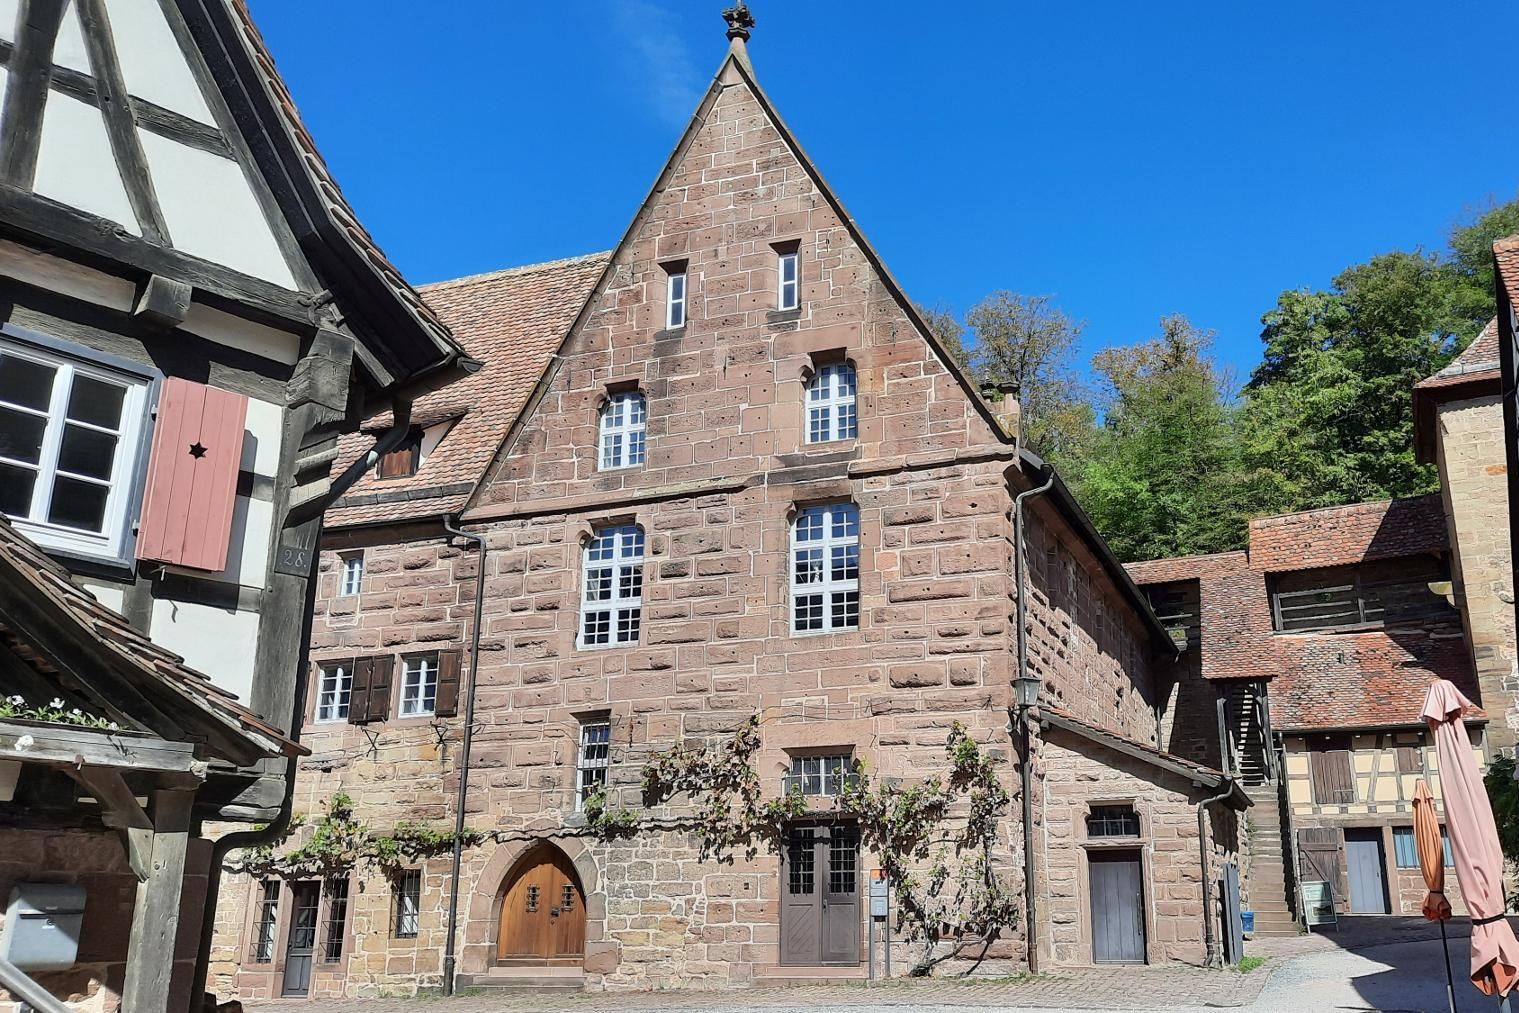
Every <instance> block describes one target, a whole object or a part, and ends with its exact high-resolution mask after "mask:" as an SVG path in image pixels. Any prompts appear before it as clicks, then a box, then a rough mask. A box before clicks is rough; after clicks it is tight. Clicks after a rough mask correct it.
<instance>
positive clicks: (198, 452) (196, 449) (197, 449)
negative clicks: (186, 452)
mask: <svg viewBox="0 0 1519 1013" xmlns="http://www.w3.org/2000/svg"><path fill="white" fill-rule="evenodd" d="M190 456H191V457H193V458H195V459H196V460H197V461H198V460H200V459H201V458H202V457H205V456H206V448H205V447H203V446H201V445H200V441H199V440H196V441H195V442H194V443H192V444H190Z"/></svg>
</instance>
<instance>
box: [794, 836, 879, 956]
mask: <svg viewBox="0 0 1519 1013" xmlns="http://www.w3.org/2000/svg"><path fill="white" fill-rule="evenodd" d="M780 957H781V963H782V964H803V965H808V964H811V965H817V964H858V963H859V962H860V832H859V828H858V827H857V826H855V825H854V824H851V823H809V824H800V825H797V826H794V827H792V828H791V830H790V832H789V834H788V835H787V839H786V849H785V853H784V854H783V855H782V860H781V953H780Z"/></svg>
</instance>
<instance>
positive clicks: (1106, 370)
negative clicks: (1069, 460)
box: [1075, 315, 1244, 560]
mask: <svg viewBox="0 0 1519 1013" xmlns="http://www.w3.org/2000/svg"><path fill="white" fill-rule="evenodd" d="M1212 339H1213V334H1212V332H1211V331H1202V330H1199V329H1198V328H1196V327H1194V326H1193V325H1192V324H1191V322H1190V321H1188V320H1187V318H1186V317H1184V316H1181V315H1174V316H1169V317H1165V318H1164V319H1162V320H1161V321H1160V335H1159V336H1158V337H1155V338H1152V339H1151V340H1149V341H1146V342H1143V343H1141V344H1138V345H1131V346H1125V347H1117V348H1108V349H1105V350H1104V351H1102V352H1099V353H1098V354H1097V356H1096V357H1095V358H1094V359H1093V361H1092V365H1093V368H1094V369H1095V370H1096V371H1097V373H1098V374H1099V375H1100V376H1101V377H1102V380H1103V389H1102V391H1101V404H1102V407H1103V409H1104V413H1103V422H1102V425H1101V427H1100V428H1099V429H1097V430H1096V433H1095V435H1094V437H1093V439H1092V441H1091V445H1090V447H1089V448H1088V449H1087V452H1086V454H1085V460H1084V461H1082V462H1081V465H1080V466H1079V467H1078V468H1077V469H1075V482H1076V492H1077V495H1078V496H1079V498H1080V500H1081V502H1082V504H1083V506H1085V507H1086V509H1087V512H1088V513H1090V514H1091V516H1092V520H1093V521H1094V523H1096V525H1097V528H1098V530H1100V531H1101V532H1102V533H1103V535H1104V537H1106V538H1107V540H1108V543H1109V544H1110V545H1111V546H1112V547H1113V550H1114V551H1115V552H1116V553H1117V554H1118V556H1119V558H1121V559H1126V560H1134V559H1155V558H1159V557H1162V556H1178V555H1190V554H1193V553H1203V552H1220V551H1224V550H1227V549H1232V548H1236V547H1238V546H1239V545H1240V543H1241V540H1242V538H1243V535H1244V520H1243V517H1244V513H1243V510H1242V504H1241V502H1240V499H1239V482H1238V477H1239V455H1238V446H1237V441H1236V438H1235V432H1234V427H1233V418H1232V411H1231V409H1230V407H1229V398H1228V388H1229V380H1228V376H1227V375H1226V374H1225V373H1224V372H1223V371H1221V370H1220V369H1219V367H1218V366H1217V365H1216V364H1215V363H1214V361H1213V359H1212V358H1211V356H1210V354H1209V348H1210V345H1211V343H1212Z"/></svg>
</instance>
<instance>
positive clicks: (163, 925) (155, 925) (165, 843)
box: [121, 789, 195, 1013]
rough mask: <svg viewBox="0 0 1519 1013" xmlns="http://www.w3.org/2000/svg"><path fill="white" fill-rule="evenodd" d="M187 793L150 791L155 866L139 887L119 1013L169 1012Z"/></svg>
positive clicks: (185, 842)
mask: <svg viewBox="0 0 1519 1013" xmlns="http://www.w3.org/2000/svg"><path fill="white" fill-rule="evenodd" d="M194 800H195V793H194V792H191V791H165V790H163V789H158V790H155V791H154V792H153V796H152V799H151V801H150V802H149V813H150V815H151V816H152V818H153V862H152V867H151V869H150V875H149V876H148V879H147V881H146V882H142V883H139V884H138V885H137V902H136V904H134V905H133V907H132V935H131V938H130V940H129V942H128V943H127V974H126V984H125V986H124V987H123V988H122V995H121V1008H122V1011H123V1013H167V1011H168V1009H169V979H170V978H171V976H172V974H173V971H174V950H175V940H176V937H177V936H178V935H179V903H180V894H181V893H182V892H183V891H184V885H185V849H186V847H187V846H188V844H189V840H190V806H191V803H192V802H193V801H194Z"/></svg>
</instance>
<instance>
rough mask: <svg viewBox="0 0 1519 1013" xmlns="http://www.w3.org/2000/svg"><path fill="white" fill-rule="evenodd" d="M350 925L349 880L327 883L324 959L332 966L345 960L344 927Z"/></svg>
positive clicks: (334, 880)
mask: <svg viewBox="0 0 1519 1013" xmlns="http://www.w3.org/2000/svg"><path fill="white" fill-rule="evenodd" d="M347 924H348V880H346V879H329V880H328V881H327V925H326V929H327V931H326V937H327V938H326V939H325V940H324V945H323V947H322V959H323V960H325V961H326V962H327V963H329V964H331V963H333V962H335V961H338V960H342V959H343V927H344V926H345V925H347Z"/></svg>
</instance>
